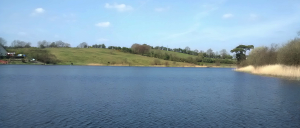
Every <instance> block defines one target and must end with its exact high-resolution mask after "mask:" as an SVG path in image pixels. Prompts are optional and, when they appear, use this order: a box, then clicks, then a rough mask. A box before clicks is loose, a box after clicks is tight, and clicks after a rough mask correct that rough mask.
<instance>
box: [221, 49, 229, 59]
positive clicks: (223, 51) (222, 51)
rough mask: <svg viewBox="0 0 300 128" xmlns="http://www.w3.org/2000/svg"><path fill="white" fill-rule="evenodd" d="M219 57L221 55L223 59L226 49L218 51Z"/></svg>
mask: <svg viewBox="0 0 300 128" xmlns="http://www.w3.org/2000/svg"><path fill="white" fill-rule="evenodd" d="M220 55H221V56H222V58H223V59H224V58H225V57H226V56H227V55H228V53H227V51H226V49H222V50H221V51H220Z"/></svg>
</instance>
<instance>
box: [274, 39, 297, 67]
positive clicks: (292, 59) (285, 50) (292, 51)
mask: <svg viewBox="0 0 300 128" xmlns="http://www.w3.org/2000/svg"><path fill="white" fill-rule="evenodd" d="M277 60H278V62H279V63H281V64H284V65H300V38H295V39H293V40H291V41H289V42H288V43H287V44H285V45H284V46H283V47H282V48H280V49H279V51H278V56H277Z"/></svg>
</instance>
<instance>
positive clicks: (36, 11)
mask: <svg viewBox="0 0 300 128" xmlns="http://www.w3.org/2000/svg"><path fill="white" fill-rule="evenodd" d="M0 16H1V18H0V37H2V38H4V39H6V40H7V42H8V44H9V45H10V43H11V42H12V41H13V40H22V41H27V42H31V43H32V45H33V46H36V44H37V42H38V41H40V40H47V41H51V42H53V41H57V40H62V41H64V42H67V43H70V44H71V46H72V47H76V46H77V45H78V44H79V43H81V42H87V43H88V44H89V45H93V44H102V43H104V44H106V45H107V46H121V47H122V46H125V47H130V46H131V45H132V44H133V43H141V44H143V43H146V44H149V45H152V46H168V47H170V48H179V47H180V48H185V47H186V46H189V47H190V48H191V49H192V50H194V49H198V50H203V51H206V50H207V49H209V48H212V49H213V50H214V51H220V50H221V49H223V48H225V49H226V50H227V51H229V50H231V49H232V48H234V47H236V46H237V45H239V44H246V45H250V44H252V45H254V46H256V47H257V46H262V45H265V46H269V45H270V44H272V43H279V44H281V43H285V42H286V41H288V40H290V39H292V38H294V37H296V36H297V34H296V33H297V31H299V30H300V1H299V0H184V1H183V0H176V1H171V0H164V1H161V0H115V1H114V0H112V1H108V0H107V1H106V0H47V1H46V0H44V1H42V0H1V1H0Z"/></svg>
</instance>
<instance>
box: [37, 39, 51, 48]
mask: <svg viewBox="0 0 300 128" xmlns="http://www.w3.org/2000/svg"><path fill="white" fill-rule="evenodd" d="M38 47H39V48H48V47H49V42H48V41H46V40H43V41H39V42H38Z"/></svg>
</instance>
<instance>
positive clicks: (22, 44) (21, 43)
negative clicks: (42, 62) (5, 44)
mask: <svg viewBox="0 0 300 128" xmlns="http://www.w3.org/2000/svg"><path fill="white" fill-rule="evenodd" d="M30 45H31V43H30V42H25V41H20V40H14V41H13V42H11V46H12V47H15V48H25V47H31V46H30Z"/></svg>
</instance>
